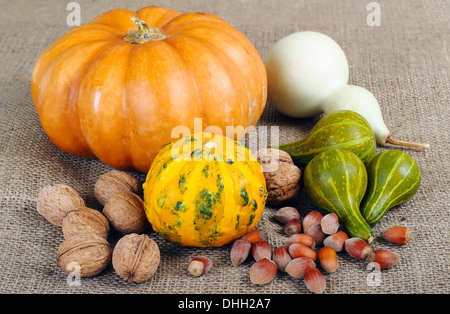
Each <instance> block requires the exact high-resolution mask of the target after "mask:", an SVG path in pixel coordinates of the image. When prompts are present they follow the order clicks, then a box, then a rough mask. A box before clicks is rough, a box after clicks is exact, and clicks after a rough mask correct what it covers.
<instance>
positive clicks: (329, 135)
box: [279, 110, 376, 165]
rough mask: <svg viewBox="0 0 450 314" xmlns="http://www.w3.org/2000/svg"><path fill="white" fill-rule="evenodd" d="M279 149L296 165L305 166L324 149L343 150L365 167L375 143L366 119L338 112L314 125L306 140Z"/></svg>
mask: <svg viewBox="0 0 450 314" xmlns="http://www.w3.org/2000/svg"><path fill="white" fill-rule="evenodd" d="M279 149H281V150H284V151H285V152H287V153H288V154H289V155H291V157H292V159H293V160H294V162H295V163H297V164H307V163H308V162H309V161H311V159H313V158H314V156H316V155H317V154H320V153H321V152H323V151H325V150H328V149H346V150H349V151H351V152H353V153H355V154H356V155H357V156H358V157H359V158H360V159H361V160H362V161H363V163H364V164H365V165H368V164H369V162H370V161H371V160H372V158H373V157H374V156H375V149H376V141H375V137H374V134H373V131H372V128H371V127H370V125H369V123H368V122H367V121H366V119H364V118H363V117H362V116H361V115H360V114H358V113H356V112H353V111H348V110H342V111H337V112H334V113H332V114H330V115H328V116H326V117H324V118H323V119H321V120H320V121H319V122H317V124H316V125H315V126H314V128H313V129H312V130H311V132H310V134H309V135H308V136H307V137H306V138H304V139H302V140H299V141H297V142H294V143H290V144H286V145H281V146H280V147H279Z"/></svg>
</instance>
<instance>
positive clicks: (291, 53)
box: [264, 32, 429, 147]
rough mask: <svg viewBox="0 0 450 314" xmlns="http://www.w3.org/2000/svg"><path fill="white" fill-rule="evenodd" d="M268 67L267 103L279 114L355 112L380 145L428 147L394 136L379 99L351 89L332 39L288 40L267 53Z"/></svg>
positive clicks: (306, 35)
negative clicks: (366, 123)
mask: <svg viewBox="0 0 450 314" xmlns="http://www.w3.org/2000/svg"><path fill="white" fill-rule="evenodd" d="M264 63H265V66H266V70H267V78H268V100H269V102H270V104H271V105H273V106H274V107H275V109H277V110H278V111H280V112H281V113H284V114H285V115H287V116H290V117H294V118H309V117H313V116H316V115H318V114H321V113H325V114H331V113H333V112H336V111H339V110H351V111H355V112H357V113H359V114H360V115H362V116H363V117H364V118H365V119H366V120H367V121H368V122H369V124H370V126H371V127H372V130H373V132H374V134H375V138H376V141H377V143H378V144H381V145H383V144H386V142H388V143H390V144H393V145H401V146H409V147H429V145H428V144H420V143H412V142H405V141H399V140H395V139H393V138H392V137H391V132H390V131H389V129H388V128H387V126H386V124H385V123H384V120H383V115H382V113H381V109H380V105H379V103H378V101H377V99H376V98H375V96H374V95H373V94H372V93H371V92H370V91H368V90H367V89H365V88H362V87H359V86H354V85H348V78H349V67H348V61H347V58H346V56H345V53H344V51H343V50H342V49H341V47H340V46H339V45H338V44H337V43H336V42H335V41H334V40H333V39H332V38H330V37H329V36H327V35H324V34H321V33H317V32H297V33H294V34H291V35H289V36H286V37H284V38H282V39H281V40H279V41H278V42H276V43H275V44H274V45H273V46H272V47H271V48H270V49H269V51H268V52H267V55H266V57H265V59H264Z"/></svg>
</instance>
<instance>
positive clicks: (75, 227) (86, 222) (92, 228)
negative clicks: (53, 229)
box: [62, 207, 109, 239]
mask: <svg viewBox="0 0 450 314" xmlns="http://www.w3.org/2000/svg"><path fill="white" fill-rule="evenodd" d="M62 231H63V234H64V238H65V239H69V238H71V237H73V236H75V235H78V234H87V233H95V234H97V235H99V236H101V237H102V238H105V239H106V238H107V237H108V233H109V222H108V219H106V217H105V216H103V215H102V214H101V213H100V212H99V211H97V210H95V209H91V208H88V207H80V208H78V209H76V210H73V211H71V212H69V213H68V214H67V215H66V217H65V218H64V220H63V222H62Z"/></svg>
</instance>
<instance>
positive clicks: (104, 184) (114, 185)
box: [94, 170, 141, 205]
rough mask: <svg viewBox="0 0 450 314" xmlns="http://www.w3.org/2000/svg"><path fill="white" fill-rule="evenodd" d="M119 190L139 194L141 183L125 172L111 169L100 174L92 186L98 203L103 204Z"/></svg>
mask: <svg viewBox="0 0 450 314" xmlns="http://www.w3.org/2000/svg"><path fill="white" fill-rule="evenodd" d="M120 192H133V193H136V194H139V193H140V192H141V185H140V184H139V182H138V180H136V179H135V178H134V177H132V176H131V175H129V174H128V173H126V172H123V171H119V170H112V171H110V172H107V173H104V174H102V175H101V176H100V177H99V178H98V180H97V182H96V183H95V186H94V194H95V197H96V198H97V200H98V201H99V202H100V204H102V205H105V204H106V202H108V199H109V198H110V197H111V196H113V195H114V194H117V193H120Z"/></svg>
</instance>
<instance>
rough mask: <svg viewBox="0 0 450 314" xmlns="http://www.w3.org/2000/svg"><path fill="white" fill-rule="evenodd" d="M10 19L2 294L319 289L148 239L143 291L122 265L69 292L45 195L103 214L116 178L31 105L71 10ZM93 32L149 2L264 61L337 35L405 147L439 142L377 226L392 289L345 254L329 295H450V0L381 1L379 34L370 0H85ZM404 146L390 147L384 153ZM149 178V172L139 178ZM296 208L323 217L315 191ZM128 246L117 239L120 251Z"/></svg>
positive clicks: (4, 78)
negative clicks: (404, 229)
mask: <svg viewBox="0 0 450 314" xmlns="http://www.w3.org/2000/svg"><path fill="white" fill-rule="evenodd" d="M0 2H1V8H2V9H1V10H0V28H1V30H2V31H1V36H0V56H1V57H0V215H1V219H0V293H23V292H26V293H86V292H93V293H292V294H298V293H301V294H303V293H309V292H308V290H307V289H306V288H305V285H304V283H303V282H302V281H301V280H296V279H293V278H290V277H289V276H283V275H278V276H277V277H276V278H275V279H274V280H273V281H272V282H271V283H270V284H268V285H265V286H255V285H252V284H251V282H250V281H249V276H248V270H249V268H250V266H251V265H252V262H251V261H248V262H247V263H245V264H244V265H241V266H240V267H232V266H231V264H230V262H229V250H230V246H225V247H223V248H212V249H200V248H181V247H177V246H175V245H173V244H170V243H167V242H165V241H164V240H162V239H161V238H160V237H159V236H158V235H157V234H155V233H149V234H150V236H151V237H152V238H154V239H155V240H156V241H157V243H158V245H159V246H160V250H161V255H162V260H161V265H160V267H159V269H158V271H157V273H156V275H155V276H154V277H153V278H151V279H150V280H148V281H147V282H145V283H142V284H130V283H126V282H125V281H123V280H122V279H121V278H119V277H118V276H117V275H116V274H115V273H114V271H113V269H112V267H110V268H108V269H107V270H106V271H105V272H103V273H102V274H101V275H99V276H96V277H94V278H89V279H83V280H82V282H81V287H70V286H68V284H67V282H66V274H65V273H64V272H63V271H62V270H61V269H60V268H59V267H58V266H57V264H56V262H55V259H56V250H57V248H58V245H59V244H60V243H61V242H62V240H63V237H62V232H61V230H60V229H59V228H57V227H54V226H52V225H50V224H49V223H47V222H46V221H45V220H44V219H43V218H42V217H40V216H39V215H38V214H37V212H36V210H35V208H36V196H37V193H38V191H39V189H40V188H42V187H43V186H45V185H47V184H50V183H66V184H69V185H71V186H73V187H74V188H75V189H76V190H77V191H78V192H79V193H80V194H81V196H82V197H83V198H84V199H85V200H86V203H87V204H88V205H89V206H91V207H94V208H97V209H100V208H99V205H98V203H97V202H96V201H95V198H94V195H93V186H94V183H95V180H96V179H97V178H98V176H99V175H100V174H102V173H104V172H106V171H108V170H110V169H109V168H108V167H107V166H105V165H103V164H102V163H101V162H100V161H98V160H85V159H81V158H78V157H74V156H70V155H68V154H66V153H64V152H62V151H59V150H58V149H56V148H55V147H54V146H53V144H52V143H51V142H50V141H49V139H48V138H47V136H46V135H45V133H44V132H43V130H42V128H41V126H40V123H39V119H38V116H37V114H36V112H35V110H34V107H33V103H32V101H31V96H30V75H31V71H32V69H33V65H34V62H35V61H36V59H37V57H38V56H39V54H40V52H41V51H42V50H43V49H44V48H45V47H46V46H47V45H49V44H50V43H51V42H52V41H54V40H55V39H57V38H58V37H59V36H61V35H62V34H63V33H64V32H65V31H67V30H68V29H69V27H68V26H67V25H66V16H67V14H68V11H66V5H67V3H68V2H69V1H56V0H47V1H44V0H34V1H6V0H1V1H0ZM78 2H79V3H80V4H81V14H82V23H86V22H88V21H89V20H90V19H91V18H93V17H95V16H96V15H98V14H101V13H102V12H104V11H107V10H109V9H112V8H127V9H131V10H137V9H139V8H141V7H143V6H146V5H159V6H165V7H169V8H172V9H175V10H178V11H181V12H190V11H205V12H209V13H214V14H217V15H218V16H220V17H222V18H224V19H226V20H228V21H229V22H230V23H231V24H232V25H233V26H234V27H236V28H237V29H239V30H240V31H241V32H243V33H244V34H245V35H246V36H247V37H248V38H249V40H250V41H251V42H252V43H253V44H254V45H255V47H256V48H257V49H258V51H259V52H260V54H261V55H262V56H264V55H265V53H266V51H267V49H268V48H269V47H270V45H271V44H273V43H274V42H275V41H277V40H278V39H280V38H282V37H283V36H286V35H288V34H290V33H292V32H295V31H304V30H314V31H320V32H324V33H326V34H328V35H330V36H331V37H333V38H334V39H335V40H336V41H337V42H338V43H339V44H340V45H341V47H342V48H343V50H344V51H345V53H346V54H347V57H348V60H349V64H350V83H351V84H356V85H360V86H363V87H366V88H368V89H369V90H371V91H372V92H373V93H374V94H375V95H376V97H377V98H378V100H379V102H380V104H381V105H382V112H383V114H384V117H385V121H386V124H387V125H388V126H389V128H390V129H391V131H392V133H393V134H394V135H395V137H397V138H399V139H403V140H410V141H418V142H426V143H430V144H431V148H429V149H427V150H421V149H405V151H406V152H408V153H409V154H410V155H411V156H412V157H413V158H414V159H415V160H416V161H417V163H418V165H419V167H420V169H421V171H422V176H423V181H422V185H421V188H420V190H419V192H418V194H417V195H416V196H415V197H414V198H413V199H412V200H411V201H409V202H408V203H406V204H404V205H401V206H399V207H397V208H395V209H393V210H391V211H390V212H389V213H388V214H387V215H386V216H385V217H384V218H383V220H382V221H381V222H380V223H379V224H378V225H377V226H376V227H375V228H374V231H375V234H376V235H377V240H376V242H375V244H374V247H375V248H388V249H391V250H393V251H394V252H396V253H398V254H399V255H400V257H401V263H400V264H399V265H397V266H396V267H394V268H392V269H390V270H388V271H383V272H382V274H381V285H380V286H377V287H371V286H369V285H368V284H367V277H368V275H369V274H370V272H369V271H367V270H365V268H364V265H362V264H361V263H358V262H356V261H354V260H352V259H350V258H349V257H348V256H347V255H346V254H343V253H341V254H339V258H340V259H339V261H340V268H339V270H338V272H337V273H334V274H331V275H327V276H326V280H327V284H328V288H327V291H326V292H327V293H449V286H450V285H449V283H450V280H449V279H450V278H449V266H450V264H449V253H450V251H449V241H448V239H449V237H450V233H449V226H450V224H449V222H450V221H449V215H450V212H449V205H448V204H449V201H450V198H449V196H448V195H449V193H448V187H449V186H450V182H449V176H448V170H449V136H448V135H449V120H450V119H449V118H450V115H449V93H450V84H449V61H450V57H449V53H448V50H449V43H448V40H449V38H450V36H449V35H450V31H449V25H450V24H449V20H448V18H449V13H450V5H449V2H448V1H447V0H442V1H437V0H427V1H425V0H424V1H417V0H395V1H388V0H380V1H378V2H379V3H380V5H381V10H382V11H381V12H382V15H381V26H380V27H369V26H367V23H366V17H367V14H368V13H369V12H368V11H367V10H366V6H367V4H368V3H369V2H370V1H360V0H343V1H333V0H315V1H313V0H240V1H238V0H232V1H230V0H228V1H218V0H208V1H207V0H179V1H176V0H167V1H141V0H134V1H127V0H124V1H106V0H96V1H94V0H83V1H78ZM314 122H315V120H314V119H291V118H287V117H285V116H283V115H281V114H279V113H277V112H276V111H275V110H274V109H273V108H271V106H270V104H269V105H268V106H267V108H266V110H265V112H264V114H263V116H262V118H261V120H260V122H259V125H260V126H266V125H278V126H280V136H281V142H282V143H286V142H289V141H293V140H297V139H299V138H302V137H304V136H306V135H307V133H308V130H309V129H310V128H311V127H312V126H313V125H314ZM387 148H392V147H388V146H387V147H385V148H382V147H379V148H378V151H382V150H383V149H387ZM133 175H134V176H135V177H136V178H138V179H139V180H141V181H142V180H143V179H144V176H143V175H142V174H138V173H133ZM295 205H296V206H298V208H299V209H300V211H301V213H302V215H303V216H304V215H305V214H306V213H307V212H308V211H309V210H311V209H316V208H315V207H314V206H313V205H312V204H311V202H310V201H309V200H308V199H307V197H306V196H305V194H304V193H302V194H301V195H300V196H299V198H298V200H296V202H295ZM275 210H276V209H274V208H267V209H266V210H265V213H264V216H263V219H262V221H261V223H260V225H259V228H260V229H262V230H264V231H265V232H266V233H267V234H268V240H269V242H270V243H271V244H272V246H273V247H275V246H278V245H280V244H282V243H283V240H284V237H283V235H282V234H281V226H280V225H278V224H277V223H275V222H274V221H273V218H272V216H273V214H274V212H275ZM393 225H404V226H408V227H409V228H410V229H411V231H412V234H413V239H412V241H411V243H410V244H409V245H408V246H406V247H395V246H392V245H389V244H387V243H386V242H385V241H383V240H382V239H381V238H380V235H381V233H382V231H383V230H385V229H386V228H388V227H390V226H393ZM115 240H116V238H115V236H114V235H113V236H112V237H111V242H112V244H113V243H114V241H115ZM200 254H203V255H207V256H209V257H211V258H212V260H213V262H214V265H213V267H212V269H211V271H210V272H209V273H208V274H207V275H205V276H203V277H201V278H193V277H191V276H190V275H188V274H187V272H186V267H187V263H188V261H189V260H190V259H191V258H192V257H194V256H196V255H200Z"/></svg>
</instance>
